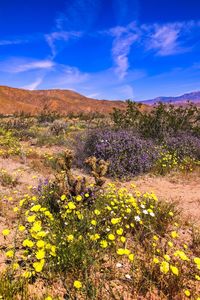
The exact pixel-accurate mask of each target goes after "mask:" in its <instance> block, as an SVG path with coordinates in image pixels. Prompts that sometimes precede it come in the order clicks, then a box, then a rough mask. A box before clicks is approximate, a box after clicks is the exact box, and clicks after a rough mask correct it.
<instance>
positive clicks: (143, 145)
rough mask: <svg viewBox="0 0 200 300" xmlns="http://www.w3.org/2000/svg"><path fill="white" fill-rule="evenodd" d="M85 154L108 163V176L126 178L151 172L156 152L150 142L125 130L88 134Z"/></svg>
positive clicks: (100, 131)
mask: <svg viewBox="0 0 200 300" xmlns="http://www.w3.org/2000/svg"><path fill="white" fill-rule="evenodd" d="M84 151H85V153H86V154H87V155H88V156H91V155H94V156H95V157H97V158H101V159H104V160H106V161H109V162H110V166H109V174H110V175H111V176H114V177H127V176H133V175H138V174H142V173H144V172H147V171H149V170H151V168H152V166H153V163H154V161H155V159H156V157H157V151H156V148H155V147H154V144H153V143H152V142H151V141H150V140H144V139H142V138H140V137H138V136H135V135H134V134H133V132H131V131H127V130H119V131H112V130H98V131H95V132H93V133H91V134H89V136H88V139H87V141H86V143H85V150H84Z"/></svg>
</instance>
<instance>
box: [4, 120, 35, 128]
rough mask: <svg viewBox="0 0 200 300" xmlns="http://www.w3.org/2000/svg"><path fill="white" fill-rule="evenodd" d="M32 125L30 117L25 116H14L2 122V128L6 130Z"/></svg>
mask: <svg viewBox="0 0 200 300" xmlns="http://www.w3.org/2000/svg"><path fill="white" fill-rule="evenodd" d="M32 125H33V120H32V119H30V118H29V119H26V118H14V119H10V120H9V121H7V122H5V123H4V128H5V129H6V130H16V131H19V130H27V129H29V128H30V127H31V126H32Z"/></svg>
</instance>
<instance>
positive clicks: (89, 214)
mask: <svg viewBox="0 0 200 300" xmlns="http://www.w3.org/2000/svg"><path fill="white" fill-rule="evenodd" d="M132 188H133V190H132V192H130V191H128V190H127V189H125V188H121V189H117V188H116V187H115V185H113V184H108V186H107V188H106V189H104V190H101V191H100V192H98V195H97V196H96V200H95V202H92V203H90V195H89V194H84V195H81V194H80V195H77V196H72V197H70V198H68V197H67V196H66V195H65V194H63V195H62V196H61V197H60V198H59V199H57V203H58V205H59V209H56V210H52V211H50V210H49V207H47V206H45V204H44V203H45V202H44V201H43V200H45V199H44V197H43V196H42V195H40V197H37V196H29V195H25V197H24V198H23V199H21V200H20V202H19V206H18V207H16V208H15V209H14V211H15V212H16V213H17V214H18V218H19V220H20V222H18V224H17V228H16V232H17V233H16V234H17V242H16V239H15V244H14V246H13V247H9V248H8V249H7V251H6V253H5V255H6V257H7V259H8V260H10V261H11V266H12V268H13V271H14V272H16V273H17V274H19V272H22V274H21V275H22V276H23V277H25V278H31V277H35V278H37V277H40V276H42V277H43V278H45V277H47V278H48V274H49V272H51V273H53V274H55V273H59V274H62V276H64V277H65V281H66V283H67V285H68V286H71V288H72V289H74V291H77V290H80V293H83V294H84V293H85V292H86V291H87V290H88V287H87V284H88V276H90V275H88V274H90V273H88V272H91V270H93V272H92V273H91V277H90V281H92V280H95V275H94V274H95V273H96V274H102V276H100V275H97V276H100V277H98V280H100V281H103V278H104V276H105V274H106V272H107V267H108V265H109V268H111V269H113V271H114V270H115V271H114V272H115V273H116V272H121V273H120V274H119V276H124V278H125V279H126V280H128V281H131V284H132V286H133V288H134V290H135V291H136V292H138V293H139V291H140V286H141V284H142V282H143V284H144V275H145V274H146V276H147V277H148V278H149V280H148V281H147V282H145V284H146V285H147V286H146V288H147V290H148V289H150V284H151V285H152V284H156V285H157V286H159V288H160V289H161V290H162V293H163V294H165V295H166V296H169V297H171V299H172V298H173V297H174V295H176V294H177V293H182V295H184V294H185V295H186V296H187V295H189V296H190V295H193V297H196V296H197V289H198V283H199V279H200V258H199V257H197V256H194V255H193V254H192V252H191V251H190V250H189V247H188V245H186V244H181V241H180V239H179V227H178V224H177V223H176V222H175V211H174V210H173V208H172V207H171V206H170V205H165V206H163V204H162V202H160V201H159V200H158V199H157V197H156V195H155V194H154V193H144V194H142V193H141V192H140V191H138V190H137V189H136V188H135V186H134V185H133V186H132ZM2 234H3V235H4V238H5V239H7V237H8V236H9V234H10V229H8V228H5V229H4V230H3V232H2ZM107 256H108V257H110V258H109V259H106V257H107ZM104 261H106V264H107V266H106V264H105V263H104ZM19 265H20V266H21V268H20V269H19ZM123 265H127V267H126V270H125V272H126V273H123V268H122V266H123ZM85 270H87V273H86V271H85ZM89 270H90V271H89ZM99 272H100V273H99ZM127 272H128V273H127ZM104 273H105V274H104ZM103 274H104V275H103ZM116 274H117V273H116ZM150 278H151V280H150ZM90 284H91V283H90ZM107 284H108V283H107ZM175 288H176V289H175ZM189 296H188V297H189Z"/></svg>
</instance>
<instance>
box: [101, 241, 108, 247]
mask: <svg viewBox="0 0 200 300" xmlns="http://www.w3.org/2000/svg"><path fill="white" fill-rule="evenodd" d="M100 246H101V248H107V247H108V242H107V241H106V240H102V241H100Z"/></svg>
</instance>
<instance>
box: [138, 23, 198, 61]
mask: <svg viewBox="0 0 200 300" xmlns="http://www.w3.org/2000/svg"><path fill="white" fill-rule="evenodd" d="M142 28H143V29H144V33H143V36H144V39H145V43H146V49H147V50H153V51H154V52H155V53H156V55H159V56H169V55H174V54H179V53H185V52H187V51H190V50H191V49H192V45H189V46H188V45H186V42H187V40H188V39H189V38H190V37H191V31H192V30H195V29H198V28H199V22H198V21H197V22H196V21H187V22H173V23H166V24H152V25H145V24H143V25H142Z"/></svg>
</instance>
